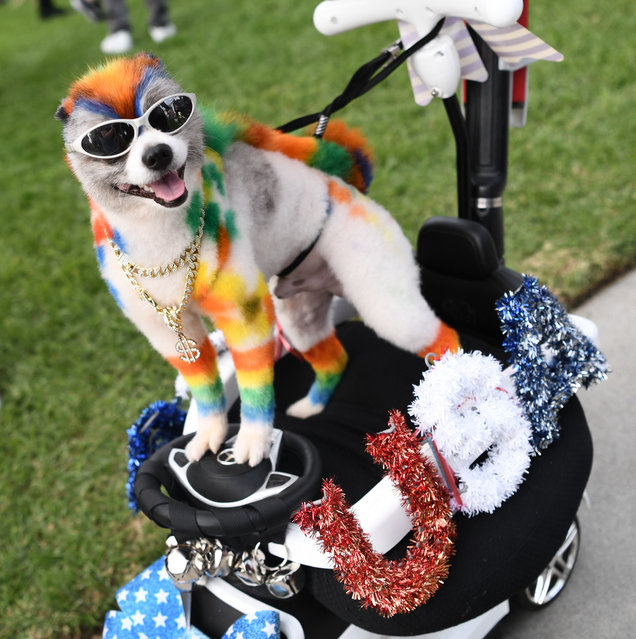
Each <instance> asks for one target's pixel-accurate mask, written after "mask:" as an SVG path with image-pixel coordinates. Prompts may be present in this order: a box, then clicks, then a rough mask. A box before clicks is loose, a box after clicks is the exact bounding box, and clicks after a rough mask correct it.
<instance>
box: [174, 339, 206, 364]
mask: <svg viewBox="0 0 636 639" xmlns="http://www.w3.org/2000/svg"><path fill="white" fill-rule="evenodd" d="M196 346H197V343H196V342H195V341H194V340H193V339H188V338H187V337H186V336H185V335H184V334H183V333H179V339H178V340H177V343H176V344H175V349H176V351H177V353H179V357H180V358H181V359H182V360H183V361H184V362H188V364H192V363H193V362H196V361H197V360H198V359H199V356H200V355H201V351H200V350H199V349H198V348H197V347H196Z"/></svg>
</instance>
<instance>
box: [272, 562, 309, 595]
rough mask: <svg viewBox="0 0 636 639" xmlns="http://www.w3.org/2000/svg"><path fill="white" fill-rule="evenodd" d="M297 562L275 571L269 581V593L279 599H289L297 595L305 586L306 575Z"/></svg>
mask: <svg viewBox="0 0 636 639" xmlns="http://www.w3.org/2000/svg"><path fill="white" fill-rule="evenodd" d="M300 568H301V566H300V564H299V563H297V562H290V563H286V564H284V565H282V566H281V567H280V568H277V569H275V571H274V572H273V574H271V575H270V576H269V577H268V579H267V591H268V592H269V593H270V594H271V595H273V596H274V597H276V598H277V599H289V598H290V597H293V596H294V595H297V594H298V593H299V592H300V591H301V590H302V588H303V586H304V585H305V573H304V571H303V570H300Z"/></svg>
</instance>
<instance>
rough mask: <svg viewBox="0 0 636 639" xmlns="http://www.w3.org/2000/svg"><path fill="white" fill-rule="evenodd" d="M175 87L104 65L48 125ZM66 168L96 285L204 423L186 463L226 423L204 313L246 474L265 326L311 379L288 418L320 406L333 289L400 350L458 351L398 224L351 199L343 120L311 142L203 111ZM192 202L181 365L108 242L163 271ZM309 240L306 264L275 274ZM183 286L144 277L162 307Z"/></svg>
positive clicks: (333, 368)
mask: <svg viewBox="0 0 636 639" xmlns="http://www.w3.org/2000/svg"><path fill="white" fill-rule="evenodd" d="M180 91H181V89H180V87H179V86H178V85H177V84H176V83H175V81H174V80H173V79H172V78H171V77H170V76H169V75H168V74H167V72H166V70H165V68H164V67H163V65H162V64H161V63H160V61H159V60H158V59H156V58H154V57H153V56H150V55H147V54H140V55H138V56H135V57H133V58H121V59H114V60H111V61H110V62H109V63H107V64H105V65H104V66H102V67H100V68H98V69H94V70H91V71H89V72H88V73H87V74H86V75H85V76H84V77H82V78H80V79H79V80H78V81H77V82H75V83H74V84H73V85H72V86H71V88H70V91H69V94H68V96H67V97H66V98H65V99H64V100H63V101H62V103H61V105H60V108H59V109H58V111H57V114H56V117H57V118H58V119H59V120H60V121H62V122H63V124H64V134H63V135H64V139H65V141H66V142H67V143H69V142H70V141H73V140H75V139H76V138H77V137H78V136H80V135H81V134H82V133H83V132H85V131H86V130H87V129H88V128H90V127H91V126H93V125H96V124H99V123H101V122H103V121H105V120H108V119H111V118H136V117H139V116H140V115H141V114H142V113H143V112H144V111H145V109H147V108H148V107H149V106H150V105H152V104H154V103H155V102H157V101H158V100H160V99H161V98H162V97H166V96H168V95H172V94H175V93H179V92H180ZM330 139H331V140H332V141H329V140H330ZM159 144H161V145H168V146H169V147H170V155H171V160H170V162H169V164H168V165H167V166H165V167H164V168H162V170H161V171H157V170H155V169H152V168H149V167H148V166H146V164H145V161H144V157H145V153H146V152H147V151H148V150H149V149H152V147H153V146H156V145H159ZM164 148H165V147H164ZM67 161H68V163H69V164H70V166H71V168H72V170H73V172H74V174H75V175H76V177H77V178H78V180H79V181H80V183H81V185H82V187H83V189H84V190H85V192H86V194H87V195H88V198H89V201H90V206H91V211H92V225H93V233H94V240H95V248H96V251H97V257H98V261H99V266H100V270H101V274H102V276H103V278H104V279H105V281H106V282H107V284H108V286H109V288H110V290H111V292H112V294H113V296H114V297H115V299H116V300H117V303H118V304H119V306H120V307H121V309H122V311H123V312H124V313H125V314H126V315H127V316H128V317H129V318H130V319H131V320H132V321H133V322H134V323H135V324H136V325H137V327H138V328H139V329H140V330H141V332H143V333H144V334H145V336H146V337H147V338H148V340H149V341H150V343H151V344H152V345H153V347H154V348H155V349H156V350H157V351H159V353H160V354H161V355H163V356H164V357H165V359H166V360H167V361H168V362H170V363H171V364H172V365H173V366H175V367H176V368H177V369H178V370H179V372H180V373H181V374H182V375H183V377H184V378H185V380H186V382H187V383H188V385H189V387H190V389H191V391H192V395H193V397H194V399H195V400H196V403H197V408H198V415H199V427H198V430H197V433H196V435H195V436H194V438H193V439H192V440H191V441H190V443H189V444H188V447H187V450H186V452H187V455H188V457H189V458H190V459H192V460H196V459H199V458H200V457H201V456H202V455H203V454H205V453H206V452H207V451H208V449H211V450H212V451H217V450H218V449H219V448H220V446H221V444H222V443H223V441H224V439H225V436H226V428H227V424H226V416H225V409H226V406H225V399H224V396H223V388H222V384H221V381H220V378H219V373H218V370H217V365H216V355H215V351H214V348H213V347H212V345H211V343H210V342H209V340H208V337H207V330H206V328H205V326H204V324H203V322H202V320H201V317H202V316H205V317H208V318H209V319H210V320H211V321H212V322H213V323H214V325H215V326H216V327H217V328H219V329H220V330H221V331H222V332H223V333H224V335H225V339H226V342H227V344H228V347H229V349H230V351H231V353H232V357H233V360H234V364H235V367H236V375H237V382H238V386H239V393H240V398H241V426H240V430H239V435H238V438H237V441H236V443H235V447H234V453H235V457H236V459H237V461H239V462H249V464H251V465H256V464H257V463H259V461H260V460H261V459H262V458H263V457H264V455H266V453H267V451H268V448H269V441H270V434H271V428H272V424H273V418H274V393H273V363H274V342H273V327H274V323H275V318H277V319H278V321H279V322H280V325H281V327H282V329H283V331H284V333H285V334H286V336H287V338H288V339H289V340H290V341H291V343H292V344H293V345H294V347H295V348H296V349H297V350H299V351H300V352H301V353H303V355H304V357H305V359H306V360H307V362H308V363H309V364H310V365H311V366H312V367H313V369H314V371H315V381H314V382H313V384H312V386H311V388H310V389H309V392H308V394H307V396H306V397H304V398H303V399H301V400H299V401H298V402H296V403H295V404H294V405H292V406H291V407H290V408H289V413H290V414H292V415H295V416H298V417H307V416H310V415H312V414H316V413H318V412H320V411H321V410H322V409H323V407H324V406H325V404H326V403H327V402H328V401H329V399H330V397H331V395H332V394H333V392H334V390H335V387H336V386H337V384H338V382H339V380H340V378H341V376H342V374H343V371H344V370H345V367H346V363H347V355H346V352H345V351H344V349H343V347H342V345H341V344H340V342H339V341H338V339H337V337H336V335H335V332H334V327H333V323H332V320H331V315H330V308H331V304H330V302H331V300H332V297H333V294H334V293H337V294H343V295H344V296H345V297H347V298H348V299H349V300H350V301H351V302H352V303H353V304H354V306H355V307H356V309H357V311H358V312H359V314H360V316H361V317H362V319H363V320H364V321H365V323H366V324H368V325H369V326H370V327H371V328H373V329H374V330H375V331H376V332H377V333H378V334H379V335H380V336H382V337H383V338H385V339H387V340H388V341H390V342H392V343H394V344H395V345H397V346H399V347H401V348H404V349H406V350H409V351H412V352H414V353H420V354H422V355H424V354H425V353H429V352H436V353H441V352H442V351H444V350H447V349H449V348H450V349H454V348H456V347H457V346H458V341H457V335H456V334H455V332H454V331H452V330H451V329H449V328H448V327H446V326H445V325H443V324H442V323H441V322H440V320H439V319H438V318H437V317H436V316H435V315H434V313H433V312H432V310H431V309H430V308H429V306H428V304H427V303H426V302H425V301H424V299H423V298H422V297H421V295H420V289H419V272H418V268H417V266H416V264H415V262H414V260H413V257H412V248H411V246H410V244H409V242H408V241H407V240H406V238H405V237H404V235H403V233H402V231H401V230H400V228H399V226H398V225H397V223H396V222H395V221H394V220H393V218H392V217H391V216H390V214H389V213H388V212H387V211H386V210H384V209H383V208H382V207H380V206H379V205H378V204H376V203H374V202H373V201H372V200H370V199H368V198H367V197H366V196H364V195H363V194H362V193H361V190H364V189H365V187H366V185H367V184H368V180H369V175H368V173H369V170H370V162H369V157H368V153H367V152H366V151H365V149H364V141H363V140H361V139H359V138H358V137H357V136H356V135H354V134H352V133H351V132H349V131H346V130H344V129H343V128H341V127H333V128H332V127H331V126H330V127H329V128H328V130H327V134H326V135H325V138H324V140H322V141H318V140H317V139H315V138H312V137H298V136H291V135H284V134H282V133H280V132H278V131H274V130H271V129H268V128H266V127H264V126H262V125H259V124H256V123H253V122H250V121H249V120H246V119H243V118H235V119H233V120H232V119H227V120H223V119H221V118H219V117H217V116H216V115H215V114H213V113H206V112H202V113H196V114H195V116H194V117H193V118H192V119H191V120H190V122H189V123H188V124H187V125H186V126H185V127H184V128H183V129H182V130H180V131H178V132H177V133H176V134H174V135H168V134H166V133H162V132H160V131H156V130H154V129H151V128H149V127H146V128H143V129H142V130H141V131H140V134H139V136H138V137H137V139H136V140H135V141H134V143H133V145H132V147H131V148H130V151H129V152H128V153H127V154H125V155H123V156H121V157H119V158H116V159H110V160H103V159H96V158H91V157H87V156H85V155H83V154H81V153H77V152H75V151H69V153H68V156H67ZM321 169H323V170H321ZM354 185H355V186H354ZM356 186H357V187H358V188H356ZM202 208H204V209H205V227H204V233H203V239H202V243H201V248H200V267H199V272H198V275H197V278H196V282H195V286H194V291H193V295H192V299H191V301H190V303H189V304H188V305H187V307H186V308H185V309H184V312H183V322H184V333H185V334H186V335H187V337H189V338H191V339H193V340H194V341H195V342H196V348H197V349H198V350H199V351H200V357H199V358H198V359H197V360H196V362H186V361H183V360H182V359H180V357H179V356H178V354H177V353H176V351H175V340H176V336H175V333H174V332H173V331H172V330H171V329H170V328H169V327H168V326H167V324H166V323H165V322H164V320H163V318H162V316H160V315H159V314H158V313H157V312H156V311H155V310H154V309H153V308H152V307H151V306H150V305H149V304H147V303H146V302H145V301H143V300H141V299H140V297H139V295H138V293H137V292H136V291H135V289H134V288H133V286H131V284H130V282H129V281H127V279H126V277H125V275H124V274H123V272H122V269H121V267H120V265H119V263H118V261H117V259H116V257H115V255H114V252H113V251H112V250H111V247H110V246H109V242H108V240H109V238H112V240H114V242H115V243H116V244H117V245H118V246H119V247H120V248H121V249H122V250H123V251H124V252H125V253H126V254H127V255H128V256H130V258H131V259H132V260H133V261H134V262H136V263H137V264H141V265H144V266H161V265H163V264H165V263H167V262H169V261H170V260H172V259H174V258H176V257H177V256H178V255H179V254H180V253H181V252H182V251H183V249H184V248H185V247H186V246H188V245H189V244H190V242H192V240H193V237H194V234H195V231H196V229H197V226H198V223H199V216H200V212H201V209H202ZM318 235H319V236H320V237H319V240H318V242H317V244H316V245H315V247H314V249H313V250H312V252H311V253H310V256H309V258H308V259H307V260H306V261H305V262H303V263H302V265H301V266H300V267H299V268H298V269H297V270H296V271H294V272H292V273H291V274H289V275H288V276H286V277H283V278H278V277H277V276H276V274H277V273H281V272H282V271H283V270H284V269H285V267H287V266H288V265H289V264H290V263H291V262H293V260H294V258H295V257H296V256H297V255H299V254H300V253H301V252H302V251H303V250H304V249H306V248H307V247H308V246H309V245H310V244H311V243H312V242H313V241H314V240H315V238H316V237H317V236H318ZM184 280H185V269H179V270H177V271H175V272H174V273H172V274H171V275H169V276H168V277H162V278H157V279H151V278H143V277H140V278H139V281H140V283H141V285H142V286H143V287H144V288H145V289H146V290H147V291H148V293H149V294H150V295H151V296H152V297H153V298H154V299H155V300H156V301H157V303H159V304H161V305H164V306H167V305H178V304H179V302H180V301H181V299H182V296H183V291H184ZM270 291H273V293H274V294H271V293H270ZM387 408H390V407H387Z"/></svg>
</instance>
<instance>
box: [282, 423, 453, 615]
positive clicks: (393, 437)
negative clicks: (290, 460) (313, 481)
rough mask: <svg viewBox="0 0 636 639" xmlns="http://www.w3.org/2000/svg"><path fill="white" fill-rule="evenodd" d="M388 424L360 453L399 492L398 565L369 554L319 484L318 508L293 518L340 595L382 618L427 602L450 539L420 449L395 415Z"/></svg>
mask: <svg viewBox="0 0 636 639" xmlns="http://www.w3.org/2000/svg"><path fill="white" fill-rule="evenodd" d="M389 424H390V425H391V426H393V427H394V430H393V431H392V432H389V433H380V434H377V435H368V436H367V452H368V453H369V454H370V455H371V456H372V457H373V459H374V460H375V461H376V462H378V463H380V464H382V465H383V466H384V467H385V469H386V470H387V472H388V474H389V476H390V478H391V479H392V481H393V482H394V484H395V485H396V486H397V487H398V488H399V490H400V493H401V494H402V495H403V498H404V507H405V508H406V511H407V512H408V514H409V517H410V519H411V522H412V523H413V529H414V533H413V538H412V540H411V543H410V544H409V547H408V549H407V552H406V556H405V557H404V558H403V559H400V560H397V561H388V560H386V559H385V558H384V557H383V556H382V555H381V554H380V553H377V552H375V551H374V550H373V548H372V546H371V543H370V541H369V539H368V537H367V535H366V533H365V532H364V531H363V530H362V528H361V527H360V524H359V523H358V520H357V519H356V517H355V515H354V514H353V513H352V512H351V510H350V507H349V504H348V503H347V501H346V498H345V496H344V493H343V491H342V489H341V488H340V486H338V485H337V484H335V483H334V481H333V480H325V481H324V483H323V499H322V501H321V502H320V503H318V504H307V503H305V504H303V505H302V506H301V508H300V510H299V511H298V512H297V513H296V514H295V515H294V518H293V520H294V521H295V522H296V523H297V524H298V525H299V526H300V528H301V530H302V531H303V532H304V533H305V534H306V535H317V536H318V538H319V540H320V542H321V544H322V547H323V549H324V550H325V551H326V552H329V553H330V554H331V556H332V558H333V563H334V569H335V571H336V577H337V579H338V580H339V581H340V582H341V583H343V584H344V587H345V590H346V592H347V593H348V594H349V595H351V596H352V597H353V598H354V599H357V600H361V601H362V603H363V605H364V607H371V608H373V609H375V610H377V611H378V612H379V613H380V614H382V615H384V616H393V615H395V614H397V613H405V612H410V611H412V610H414V609H415V608H417V607H418V606H420V605H422V604H423V603H425V602H426V601H428V599H429V598H430V597H431V596H432V595H433V594H434V593H435V592H436V591H437V589H438V588H439V586H440V585H441V584H442V583H443V582H444V579H446V577H447V576H448V569H449V558H450V556H451V554H452V552H453V541H454V539H455V524H454V523H453V521H452V519H451V510H450V508H449V496H448V492H447V490H446V487H445V486H443V484H442V483H441V482H440V480H439V478H438V476H437V473H436V471H435V469H434V467H433V466H432V464H431V463H430V462H428V461H427V460H425V459H424V458H423V457H422V455H421V454H420V448H421V441H420V440H418V437H417V435H416V434H415V433H414V432H413V431H411V430H410V429H409V428H408V427H407V425H406V422H405V419H404V417H403V416H402V415H401V414H400V413H399V412H398V411H394V412H392V413H391V417H390V420H389Z"/></svg>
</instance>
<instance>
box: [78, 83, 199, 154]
mask: <svg viewBox="0 0 636 639" xmlns="http://www.w3.org/2000/svg"><path fill="white" fill-rule="evenodd" d="M196 104H197V98H196V96H195V95H194V93H176V94H174V95H169V96H168V97H166V98H162V99H161V100H159V101H157V102H155V103H154V104H153V105H152V106H151V107H150V108H149V109H147V111H146V112H145V113H144V114H143V115H142V116H141V117H139V118H134V119H130V120H126V119H119V120H108V121H106V122H103V123H102V124H97V125H96V126H94V127H91V128H90V129H88V131H86V132H85V133H82V135H80V136H79V137H78V138H77V139H76V140H75V141H74V142H71V143H70V144H67V145H66V149H67V150H68V151H77V152H78V153H83V154H84V155H88V156H89V157H92V158H100V159H102V160H103V159H111V158H118V157H119V156H121V155H124V154H125V153H128V151H130V147H131V146H132V144H133V142H134V141H135V140H136V139H137V136H138V135H139V129H140V127H142V126H149V127H151V128H153V129H156V130H158V131H163V133H168V134H169V135H172V134H173V133H176V132H177V131H179V130H180V129H182V128H183V127H184V126H185V125H186V124H187V123H188V122H189V121H190V119H191V118H192V114H193V113H194V109H195V107H196Z"/></svg>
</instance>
